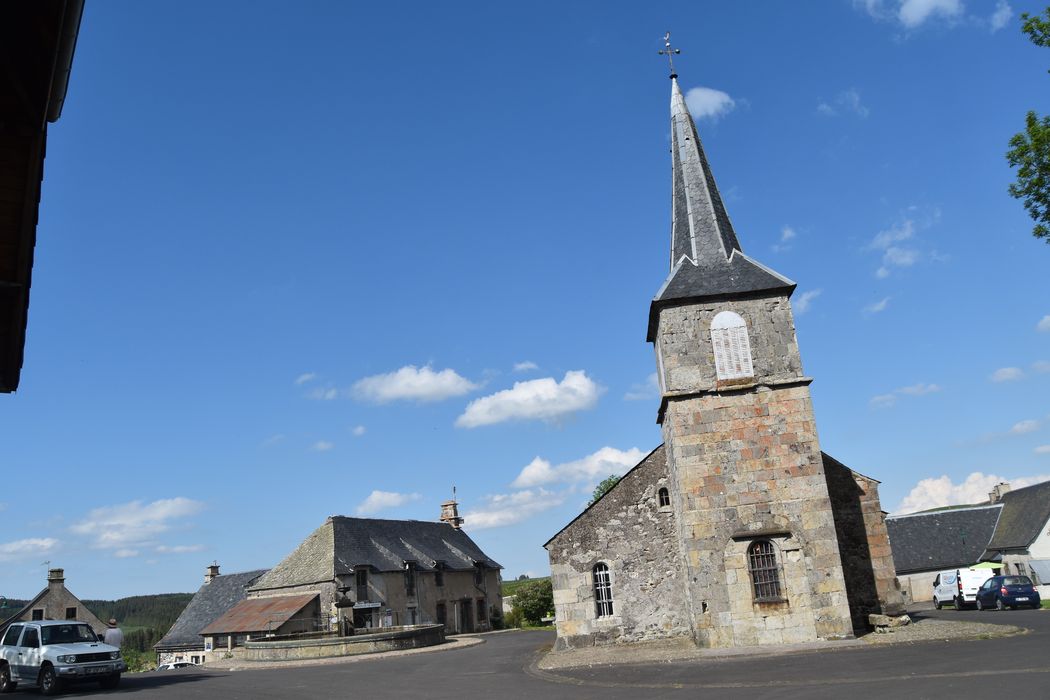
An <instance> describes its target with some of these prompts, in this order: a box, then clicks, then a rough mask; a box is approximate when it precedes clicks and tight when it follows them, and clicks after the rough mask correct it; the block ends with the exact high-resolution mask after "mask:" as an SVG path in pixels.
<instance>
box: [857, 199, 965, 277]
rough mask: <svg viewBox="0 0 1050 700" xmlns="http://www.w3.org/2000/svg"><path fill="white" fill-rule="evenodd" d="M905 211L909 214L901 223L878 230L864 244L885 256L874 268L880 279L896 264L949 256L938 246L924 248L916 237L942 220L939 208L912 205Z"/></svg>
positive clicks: (940, 260)
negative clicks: (941, 252)
mask: <svg viewBox="0 0 1050 700" xmlns="http://www.w3.org/2000/svg"><path fill="white" fill-rule="evenodd" d="M905 212H906V215H905V216H904V218H903V220H902V221H901V222H900V223H899V224H894V225H893V226H890V227H889V228H887V229H884V230H882V231H879V232H878V233H876V234H875V236H874V237H872V239H871V241H870V242H869V243H868V245H867V246H866V247H865V248H866V250H870V251H875V252H877V253H879V254H880V255H881V258H882V260H881V261H880V265H879V267H878V269H877V270H876V271H875V276H876V277H877V278H879V279H885V278H886V277H889V276H890V274H892V273H893V270H894V269H895V268H903V267H911V266H912V265H915V264H916V263H918V262H919V261H921V260H923V259H925V258H929V259H930V260H934V261H938V262H943V261H944V260H946V259H947V258H946V256H943V255H940V254H938V253H937V252H936V251H935V250H927V251H925V252H924V250H923V246H921V245H920V244H919V243H918V241H916V240H915V239H916V237H917V234H918V232H919V231H921V230H922V229H926V228H929V227H930V226H933V225H934V224H936V223H937V222H938V221H939V220H940V216H941V212H940V210H939V209H937V208H935V207H934V208H920V207H918V206H911V207H908V208H907V209H906V210H905ZM909 241H910V242H909Z"/></svg>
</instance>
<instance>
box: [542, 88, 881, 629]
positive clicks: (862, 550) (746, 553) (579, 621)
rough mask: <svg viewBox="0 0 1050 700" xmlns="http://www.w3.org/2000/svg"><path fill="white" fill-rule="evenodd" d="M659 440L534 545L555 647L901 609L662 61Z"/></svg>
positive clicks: (872, 523)
mask: <svg viewBox="0 0 1050 700" xmlns="http://www.w3.org/2000/svg"><path fill="white" fill-rule="evenodd" d="M671 152H672V217H671V218H672V224H671V250H670V259H669V262H670V274H669V275H668V276H667V278H666V279H665V281H664V283H663V285H662V286H661V287H660V289H659V291H658V292H657V294H656V296H655V298H654V299H653V300H652V303H651V305H650V313H649V325H648V336H647V339H648V341H649V342H652V343H653V345H654V350H655V355H656V367H657V378H658V383H659V388H660V394H661V399H660V405H659V409H658V412H657V422H658V423H659V424H660V425H661V428H662V431H663V437H664V441H663V444H662V445H661V446H659V447H658V448H657V449H656V450H654V451H653V452H652V453H650V454H649V455H648V456H647V457H646V458H645V459H643V460H642V461H641V462H640V463H639V464H638V465H637V466H636V467H635V468H634V469H632V470H631V471H630V472H628V474H627V475H626V476H625V477H624V478H623V479H622V480H621V481H620V482H619V483H618V484H617V485H616V486H615V487H614V488H612V489H611V490H610V491H609V492H607V493H606V494H605V496H603V497H602V498H601V499H599V500H598V501H597V502H596V503H594V504H593V505H592V506H591V507H590V508H588V509H587V510H586V511H584V513H582V514H581V515H580V516H579V517H577V518H576V519H575V520H574V521H573V522H572V523H570V524H569V525H568V526H566V527H565V528H564V529H562V530H561V531H560V532H559V533H558V534H556V535H555V536H554V537H553V538H551V540H550V541H548V542H547V543H546V545H545V547H546V549H547V551H548V554H549V556H550V562H551V574H552V584H553V587H554V603H555V616H556V623H557V631H558V640H557V644H556V647H557V648H566V647H574V646H584V645H593V644H603V643H616V642H628V641H640V640H650V639H658V638H668V637H690V638H692V639H693V640H694V641H695V642H696V643H697V644H698V645H700V646H704V647H732V646H745V645H758V644H779V643H793V642H803V641H810V640H816V639H829V638H839V637H849V636H852V634H853V629H854V628H855V627H859V626H861V625H862V624H864V623H865V622H866V617H867V614H869V613H873V612H890V613H892V612H897V611H899V610H900V609H901V608H902V599H901V596H900V591H899V590H898V589H897V587H896V581H895V572H894V569H893V560H892V554H891V550H890V545H889V538H888V536H887V533H886V526H885V520H884V513H883V512H882V509H881V507H880V504H879V497H878V482H877V481H875V480H874V479H871V478H869V477H865V476H863V475H861V474H858V473H856V472H854V471H852V470H850V469H848V468H847V467H845V466H844V465H842V464H841V463H840V462H837V461H836V460H834V459H832V458H830V457H828V456H827V455H825V454H824V453H823V452H822V451H821V449H820V442H819V440H818V437H817V430H816V422H815V419H814V416H813V408H812V403H811V400H810V394H809V384H810V383H811V381H812V379H811V378H809V377H807V376H806V375H805V374H804V373H803V371H802V361H801V356H800V354H799V349H798V343H797V340H796V337H795V326H794V319H793V316H792V310H791V302H790V297H791V294H792V292H793V291H794V289H795V283H794V282H792V281H790V280H788V279H787V278H785V277H783V276H782V275H779V274H778V273H776V272H774V271H773V270H771V269H769V268H768V267H766V266H764V265H762V264H760V263H758V262H757V261H755V260H754V259H752V258H750V257H748V256H747V255H745V254H744V253H743V252H742V249H741V246H740V243H739V240H738V239H737V235H736V232H735V231H734V229H733V226H732V223H731V222H730V220H729V217H728V215H727V214H726V211H725V207H724V205H723V202H722V200H721V197H720V195H719V192H718V188H717V185H716V184H715V180H714V176H713V174H712V172H711V169H710V166H709V163H708V161H707V157H706V155H705V153H704V150H703V147H702V145H701V143H700V139H699V136H698V134H697V131H696V126H695V124H694V123H693V119H692V117H691V116H690V114H689V111H688V109H687V107H686V103H685V98H684V96H683V95H682V92H681V89H680V87H679V85H678V81H677V76H674V75H672V95H671Z"/></svg>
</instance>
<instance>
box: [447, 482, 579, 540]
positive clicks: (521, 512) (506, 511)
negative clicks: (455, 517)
mask: <svg viewBox="0 0 1050 700" xmlns="http://www.w3.org/2000/svg"><path fill="white" fill-rule="evenodd" d="M567 495H568V493H567V492H561V493H555V492H553V491H547V490H546V489H528V490H525V491H517V492H515V493H509V494H502V493H499V494H494V495H491V496H485V498H483V499H482V505H481V506H479V507H477V508H473V509H471V510H468V511H466V512H464V513H463V524H464V527H466V528H467V529H469V530H486V529H488V528H492V527H505V526H507V525H514V524H515V523H520V522H521V521H523V520H528V519H529V518H531V517H533V516H534V515H536V514H538V513H542V512H543V511H545V510H550V509H551V508H555V507H557V506H560V505H561V504H562V503H564V502H565V498H566V497H567Z"/></svg>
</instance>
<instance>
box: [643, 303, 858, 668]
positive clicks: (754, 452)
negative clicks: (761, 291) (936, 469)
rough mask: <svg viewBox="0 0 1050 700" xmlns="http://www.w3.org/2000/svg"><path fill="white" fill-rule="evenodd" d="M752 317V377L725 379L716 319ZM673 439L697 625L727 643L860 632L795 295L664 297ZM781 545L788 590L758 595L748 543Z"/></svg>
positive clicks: (673, 474) (666, 423) (705, 635)
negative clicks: (764, 597) (778, 596)
mask: <svg viewBox="0 0 1050 700" xmlns="http://www.w3.org/2000/svg"><path fill="white" fill-rule="evenodd" d="M723 310H729V311H734V312H736V313H738V314H740V316H741V317H743V318H744V320H745V322H746V323H747V327H748V335H749V340H750V344H751V351H752V361H753V365H754V370H755V376H754V380H753V381H744V382H739V381H737V382H733V383H732V384H728V385H726V384H723V385H720V384H719V382H718V381H717V379H716V376H715V369H714V353H713V349H712V346H711V337H710V322H711V319H713V318H714V316H715V314H717V313H718V312H719V311H723ZM657 342H658V343H659V348H660V352H661V359H662V366H663V371H664V377H663V386H664V387H665V392H664V400H665V402H666V408H665V412H664V414H663V432H664V441H665V444H666V445H667V448H668V456H667V463H668V474H669V476H670V483H671V490H672V496H673V503H674V505H675V510H676V512H677V513H678V514H679V516H678V517H679V523H678V524H679V532H680V537H679V543H680V547H681V552H682V556H683V559H684V561H683V565H684V566H685V571H686V581H687V594H688V595H687V598H688V601H689V605H690V608H691V616H692V620H693V633H694V637H695V639H696V641H697V643H698V644H699V645H701V646H712V647H729V646H746V645H758V644H779V643H793V642H802V641H810V640H814V639H818V638H836V637H848V636H852V625H851V622H850V613H849V606H848V604H847V598H846V586H845V581H844V578H843V571H842V563H841V559H840V557H839V549H838V541H837V538H836V531H835V521H834V516H833V513H832V508H831V502H830V499H829V497H828V487H827V482H826V481H825V477H824V469H823V464H822V460H821V451H820V443H819V441H818V438H817V431H816V425H815V422H814V418H813V409H812V403H811V400H810V396H809V388H808V382H809V380H808V379H807V378H805V377H803V376H802V363H801V359H800V357H799V353H798V346H797V342H796V340H795V329H794V321H793V318H792V315H791V307H790V303H789V301H788V299H787V297H786V296H775V297H768V298H754V299H744V300H736V301H725V302H718V303H703V304H693V305H687V306H680V307H671V308H666V309H663V310H662V311H661V313H660V320H659V332H658V334H657ZM757 539H767V540H769V541H770V542H772V543H773V545H774V547H775V548H776V550H777V561H778V564H779V566H780V567H781V568H780V579H781V585H782V600H779V601H776V602H756V601H755V599H754V592H753V585H752V582H751V575H750V572H749V569H748V566H747V556H746V554H747V548H748V546H750V544H751V543H752V542H753V541H755V540H757Z"/></svg>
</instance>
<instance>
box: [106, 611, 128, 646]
mask: <svg viewBox="0 0 1050 700" xmlns="http://www.w3.org/2000/svg"><path fill="white" fill-rule="evenodd" d="M102 641H103V642H105V643H106V644H108V645H110V646H113V647H116V648H117V649H119V648H120V647H121V645H122V644H124V633H123V632H121V631H120V628H119V627H117V621H116V620H115V619H113V618H110V620H109V627H107V628H106V634H105V636H104V637H103V638H102Z"/></svg>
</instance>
